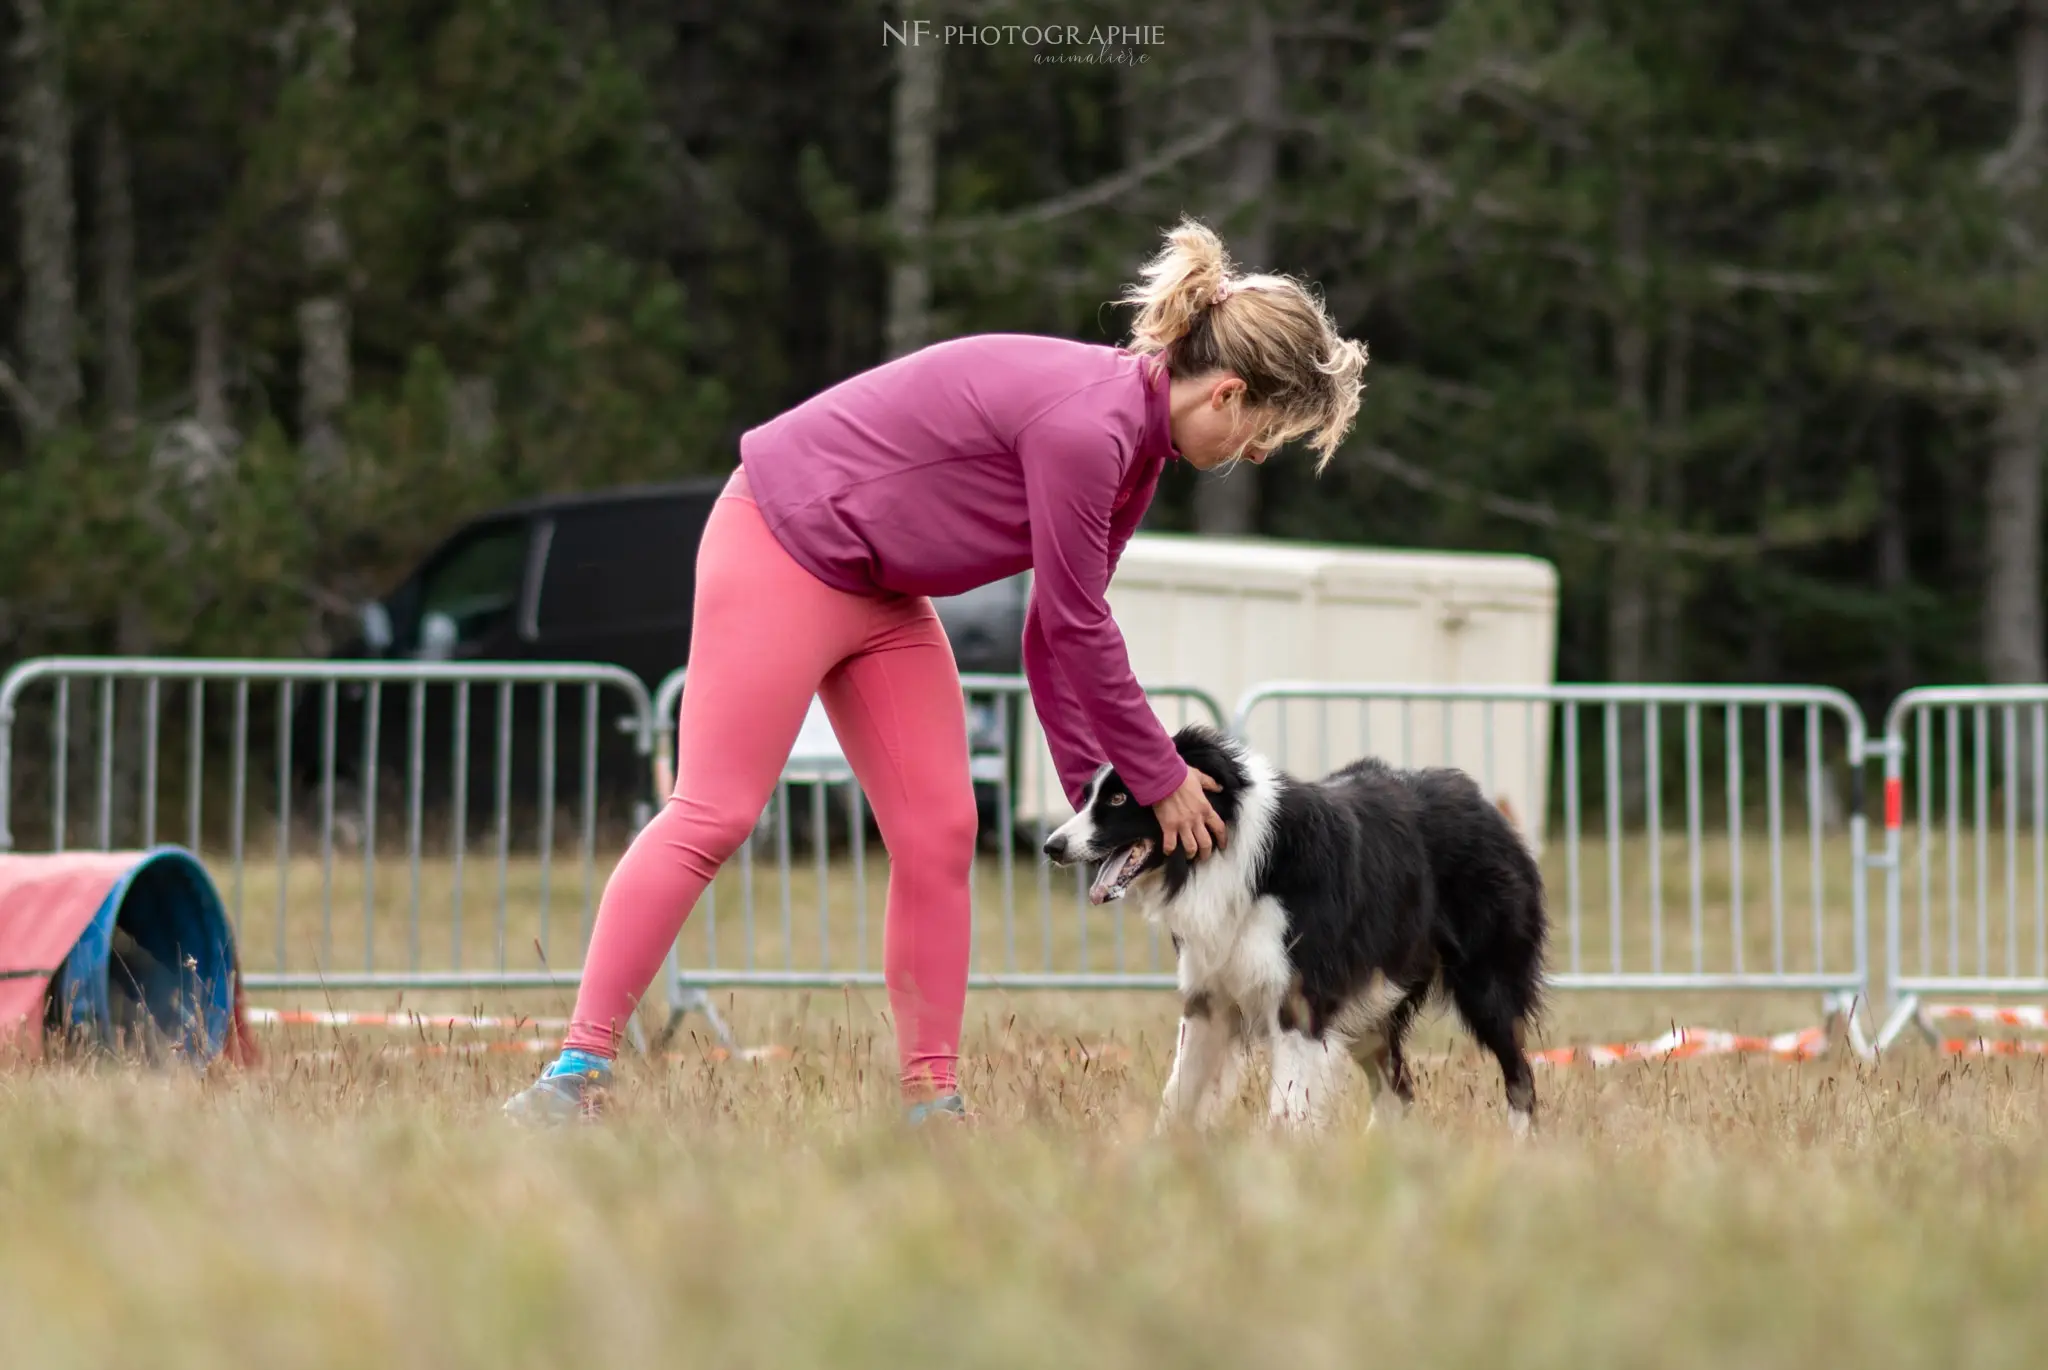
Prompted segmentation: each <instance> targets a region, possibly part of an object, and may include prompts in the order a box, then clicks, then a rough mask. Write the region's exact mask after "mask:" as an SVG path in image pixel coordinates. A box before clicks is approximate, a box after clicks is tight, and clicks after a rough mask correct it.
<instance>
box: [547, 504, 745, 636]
mask: <svg viewBox="0 0 2048 1370" xmlns="http://www.w3.org/2000/svg"><path fill="white" fill-rule="evenodd" d="M711 502H712V501H711V497H710V496H708V495H707V496H687V497H678V498H674V499H636V500H629V501H623V502H621V503H618V504H601V505H594V506H592V507H589V508H584V509H565V510H563V511H561V512H560V513H558V514H556V515H555V527H554V534H553V536H552V537H550V538H549V540H548V552H547V570H546V572H545V573H544V574H543V576H542V578H541V592H540V608H539V614H540V631H541V633H542V634H543V635H544V636H558V635H561V634H564V633H570V634H576V635H581V634H584V633H593V632H597V633H609V632H620V631H628V630H638V629H647V628H664V627H679V626H681V625H682V624H685V623H687V622H688V621H689V618H690V600H691V596H692V595H693V594H694V593H695V592H696V581H697V577H696V570H697V543H698V541H699V540H700V539H701V538H702V537H703V535H704V522H705V519H706V518H708V517H709V516H710V513H711Z"/></svg>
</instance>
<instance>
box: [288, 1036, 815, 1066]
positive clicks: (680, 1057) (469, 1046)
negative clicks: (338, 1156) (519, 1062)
mask: <svg viewBox="0 0 2048 1370" xmlns="http://www.w3.org/2000/svg"><path fill="white" fill-rule="evenodd" d="M561 1045H562V1044H561V1043H560V1042H558V1041H556V1040H555V1039H553V1038H552V1037H525V1038H520V1039H518V1040H516V1041H510V1042H421V1043H417V1044H411V1045H407V1046H387V1047H374V1048H371V1049H369V1050H367V1051H357V1052H350V1051H346V1050H336V1049H329V1050H324V1051H308V1052H300V1053H297V1054H295V1055H293V1056H292V1057H291V1060H293V1061H294V1062H303V1063H306V1064H309V1065H321V1064H325V1063H327V1062H331V1061H340V1060H344V1059H349V1058H353V1059H356V1060H362V1059H365V1058H368V1059H371V1060H381V1061H404V1060H414V1059H419V1058H425V1057H436V1056H501V1055H502V1056H540V1055H544V1054H546V1053H548V1052H551V1051H555V1050H557V1049H559V1048H560V1047H561ZM790 1055H791V1052H790V1050H789V1048H788V1047H781V1046H766V1047H742V1048H740V1050H739V1051H737V1052H733V1051H728V1050H726V1048H724V1047H712V1048H710V1049H709V1050H707V1051H705V1052H703V1053H701V1054H698V1053H693V1052H687V1051H665V1052H663V1053H662V1059H663V1060H667V1061H696V1060H705V1061H730V1060H741V1061H775V1060H783V1059H785V1058H787V1057H788V1056H790Z"/></svg>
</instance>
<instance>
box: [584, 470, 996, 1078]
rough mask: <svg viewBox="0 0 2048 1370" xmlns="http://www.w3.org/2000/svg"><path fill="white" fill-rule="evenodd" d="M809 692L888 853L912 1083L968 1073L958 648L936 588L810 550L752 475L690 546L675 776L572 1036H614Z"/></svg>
mask: <svg viewBox="0 0 2048 1370" xmlns="http://www.w3.org/2000/svg"><path fill="white" fill-rule="evenodd" d="M813 695H817V696H819V697H820V698H821V699H822V700H823V702H824V705H825V712H826V715H827V716H828V717H829V718H830V719H831V720H832V729H833V731H834V732H835V733H836V734H837V735H838V738H839V743H840V745H841V746H842V747H843V748H845V751H846V758H847V760H848V761H849V762H851V763H852V766H853V771H854V774H855V776H856V777H857V778H858V779H859V781H860V785H861V789H862V791H863V792H864V793H865V795H866V798H867V801H868V804H869V805H870V806H871V807H872V808H873V810H874V814H875V822H876V824H877V825H878V826H879V827H880V828H881V832H882V841H883V843H884V844H885V845H886V846H887V847H888V851H889V902H888V921H887V924H886V926H885V931H884V934H883V965H884V974H885V978H886V980H887V983H888V987H889V1003H890V1007H891V1009H892V1010H893V1011H894V1013H895V1017H896V1041H897V1049H898V1052H899V1054H900V1056H901V1063H902V1070H903V1085H904V1089H905V1090H906V1091H907V1092H910V1093H922V1092H926V1091H935V1092H937V1093H941V1094H944V1093H950V1092H951V1091H952V1090H953V1089H954V1088H955V1087H956V1084H955V1074H954V1072H955V1069H956V1065H957V1062H958V1059H959V1052H960V1017H961V1013H962V1011H963V1009H964V1006H965V1003H966V999H967V943H968V920H969V896H968V882H969V879H970V877H971V875H972V872H973V866H974V838H975V825H976V819H975V811H974V789H973V783H972V781H971V780H970V779H969V776H968V766H967V716H966V706H965V704H964V702H963V701H962V699H961V694H960V675H959V670H958V668H957V667H956V666H955V665H954V662H953V649H952V646H951V645H950V644H949V643H948V641H947V639H946V634H945V630H944V629H943V628H941V627H940V626H939V619H938V614H937V613H936V612H935V611H934V610H933V608H932V603H931V601H930V600H929V599H924V598H916V599H912V598H906V597H901V596H892V597H888V598H873V597H867V596H862V595H854V594H847V593H846V592H844V591H841V590H835V589H833V588H832V587H831V586H829V585H826V584H825V583H824V582H822V581H820V580H819V579H818V578H817V577H816V576H813V575H812V574H811V573H810V572H809V571H806V570H805V569H804V568H803V567H802V566H800V565H798V564H797V563H796V562H795V561H794V560H792V559H791V557H790V555H789V553H787V552H785V551H784V550H783V549H782V545H781V544H780V543H778V542H777V541H776V540H775V536H774V534H772V533H771V532H769V531H768V525H767V524H766V523H765V522H764V521H763V520H762V518H761V513H760V510H758V509H757V508H755V506H754V502H753V499H752V498H751V496H749V495H748V494H747V493H746V487H745V482H744V479H742V478H740V477H735V480H734V483H733V484H732V485H730V486H728V487H727V490H726V493H725V494H724V495H723V496H722V497H721V498H720V499H719V500H718V502H717V504H716V506H715V507H714V508H713V511H712V514H711V518H710V521H709V522H708V523H707V524H706V525H705V529H704V541H703V545H702V546H701V547H700V548H699V550H698V553H697V590H696V619H695V626H694V628H693V629H692V631H691V639H690V675H689V684H688V686H687V687H686V688H685V689H684V691H683V704H682V714H681V719H680V722H679V723H678V727H677V736H676V784H675V792H674V793H673V794H672V795H670V796H669V799H668V801H667V802H666V803H665V804H664V805H663V806H662V808H661V811H660V812H659V813H657V814H656V815H655V816H654V819H653V821H652V822H650V823H649V824H648V825H647V826H646V827H645V828H643V829H641V831H640V833H639V835H638V836H637V837H635V838H634V839H633V843H632V845H631V846H630V847H629V848H628V849H627V851H626V854H625V856H624V857H623V858H621V860H620V861H619V865H618V869H616V870H615V871H613V872H612V877H611V879H610V881H608V882H607V883H606V885H605V890H604V897H603V899H602V900H601V901H600V902H599V904H598V910H597V923H596V927H595V928H594V929H593V931H592V933H591V940H590V952H589V955H588V956H586V957H585V958H584V966H583V983H582V989H581V991H580V992H579V993H578V994H577V996H576V1013H575V1017H574V1018H573V1019H572V1020H571V1023H570V1027H569V1032H568V1035H567V1037H566V1038H565V1040H564V1042H563V1045H564V1046H565V1047H572V1048H577V1049H580V1050H583V1051H588V1052H594V1053H596V1054H598V1055H601V1056H606V1057H609V1056H611V1055H613V1054H614V1053H615V1052H616V1051H617V1049H618V1048H617V1042H618V1034H619V1031H620V1030H621V1029H622V1028H623V1026H624V1025H625V1023H626V1020H627V1019H628V1018H629V1017H630V1016H631V1014H632V1012H633V1010H634V1008H635V1006H636V1005H637V1004H638V1002H639V999H640V996H641V995H642V994H643V993H645V992H646V990H647V987H648V985H649V984H650V983H651V982H652V981H653V979H654V977H655V975H656V974H657V973H658V972H659V971H660V969H661V963H662V959H663V958H664V957H665V956H666V955H667V953H668V949H669V947H670V946H671V945H672V944H673V943H674V941H675V939H676V934H677V932H678V931H679V930H680V929H681V928H682V925H683V920H684V919H685V918H686V917H688V915H689V912H690V910H691V908H693V907H694V906H695V905H696V902H697V899H698V896H700V895H701V894H703V893H704V888H705V886H707V885H709V884H710V883H711V881H712V879H713V877H715V876H716V875H717V874H718V868H719V867H720V866H721V865H722V864H724V862H725V860H726V858H727V857H729V856H731V855H732V854H733V853H734V852H735V851H737V850H738V849H739V846H740V843H741V842H743V841H744V840H745V839H746V837H747V834H748V833H749V832H751V831H752V829H753V826H754V823H755V821H756V820H757V819H758V818H759V817H760V815H761V812H762V810H763V809H764V808H765V807H766V806H767V803H768V801H769V799H770V798H772V797H773V795H774V792H775V784H776V781H777V779H778V778H779V777H780V775H781V773H782V767H783V764H784V763H785V762H786V761H788V759H789V753H790V748H791V747H792V746H793V745H794V744H795V742H796V735H797V730H798V728H800V727H801V726H802V724H803V719H804V714H805V712H806V711H807V710H808V709H809V707H810V702H811V697H812V696H813Z"/></svg>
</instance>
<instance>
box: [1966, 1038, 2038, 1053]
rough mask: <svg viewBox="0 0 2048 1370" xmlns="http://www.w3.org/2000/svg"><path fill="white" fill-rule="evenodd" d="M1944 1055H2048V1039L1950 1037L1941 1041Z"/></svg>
mask: <svg viewBox="0 0 2048 1370" xmlns="http://www.w3.org/2000/svg"><path fill="white" fill-rule="evenodd" d="M1941 1054H1942V1055H1944V1056H2048V1041H2039V1042H2033V1041H2027V1040H2024V1039H2022V1038H2017V1037H1949V1038H1946V1039H1944V1040H1943V1041H1942V1043H1941Z"/></svg>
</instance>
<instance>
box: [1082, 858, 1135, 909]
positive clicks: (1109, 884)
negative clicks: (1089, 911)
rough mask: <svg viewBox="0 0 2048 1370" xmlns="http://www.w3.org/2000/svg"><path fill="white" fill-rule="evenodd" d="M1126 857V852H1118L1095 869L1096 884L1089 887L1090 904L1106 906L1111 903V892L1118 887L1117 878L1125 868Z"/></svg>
mask: <svg viewBox="0 0 2048 1370" xmlns="http://www.w3.org/2000/svg"><path fill="white" fill-rule="evenodd" d="M1125 855H1126V853H1125V852H1118V853H1117V854H1116V855H1114V856H1112V857H1110V858H1109V860H1107V861H1105V862H1103V863H1102V864H1101V865H1100V866H1097V867H1096V868H1095V883H1094V884H1092V885H1090V886H1089V887H1088V902H1089V903H1091V904H1106V903H1108V902H1109V897H1110V896H1109V892H1110V890H1112V889H1114V888H1115V887H1116V878H1117V876H1118V874H1119V873H1121V872H1122V870H1123V868H1124V856H1125Z"/></svg>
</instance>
